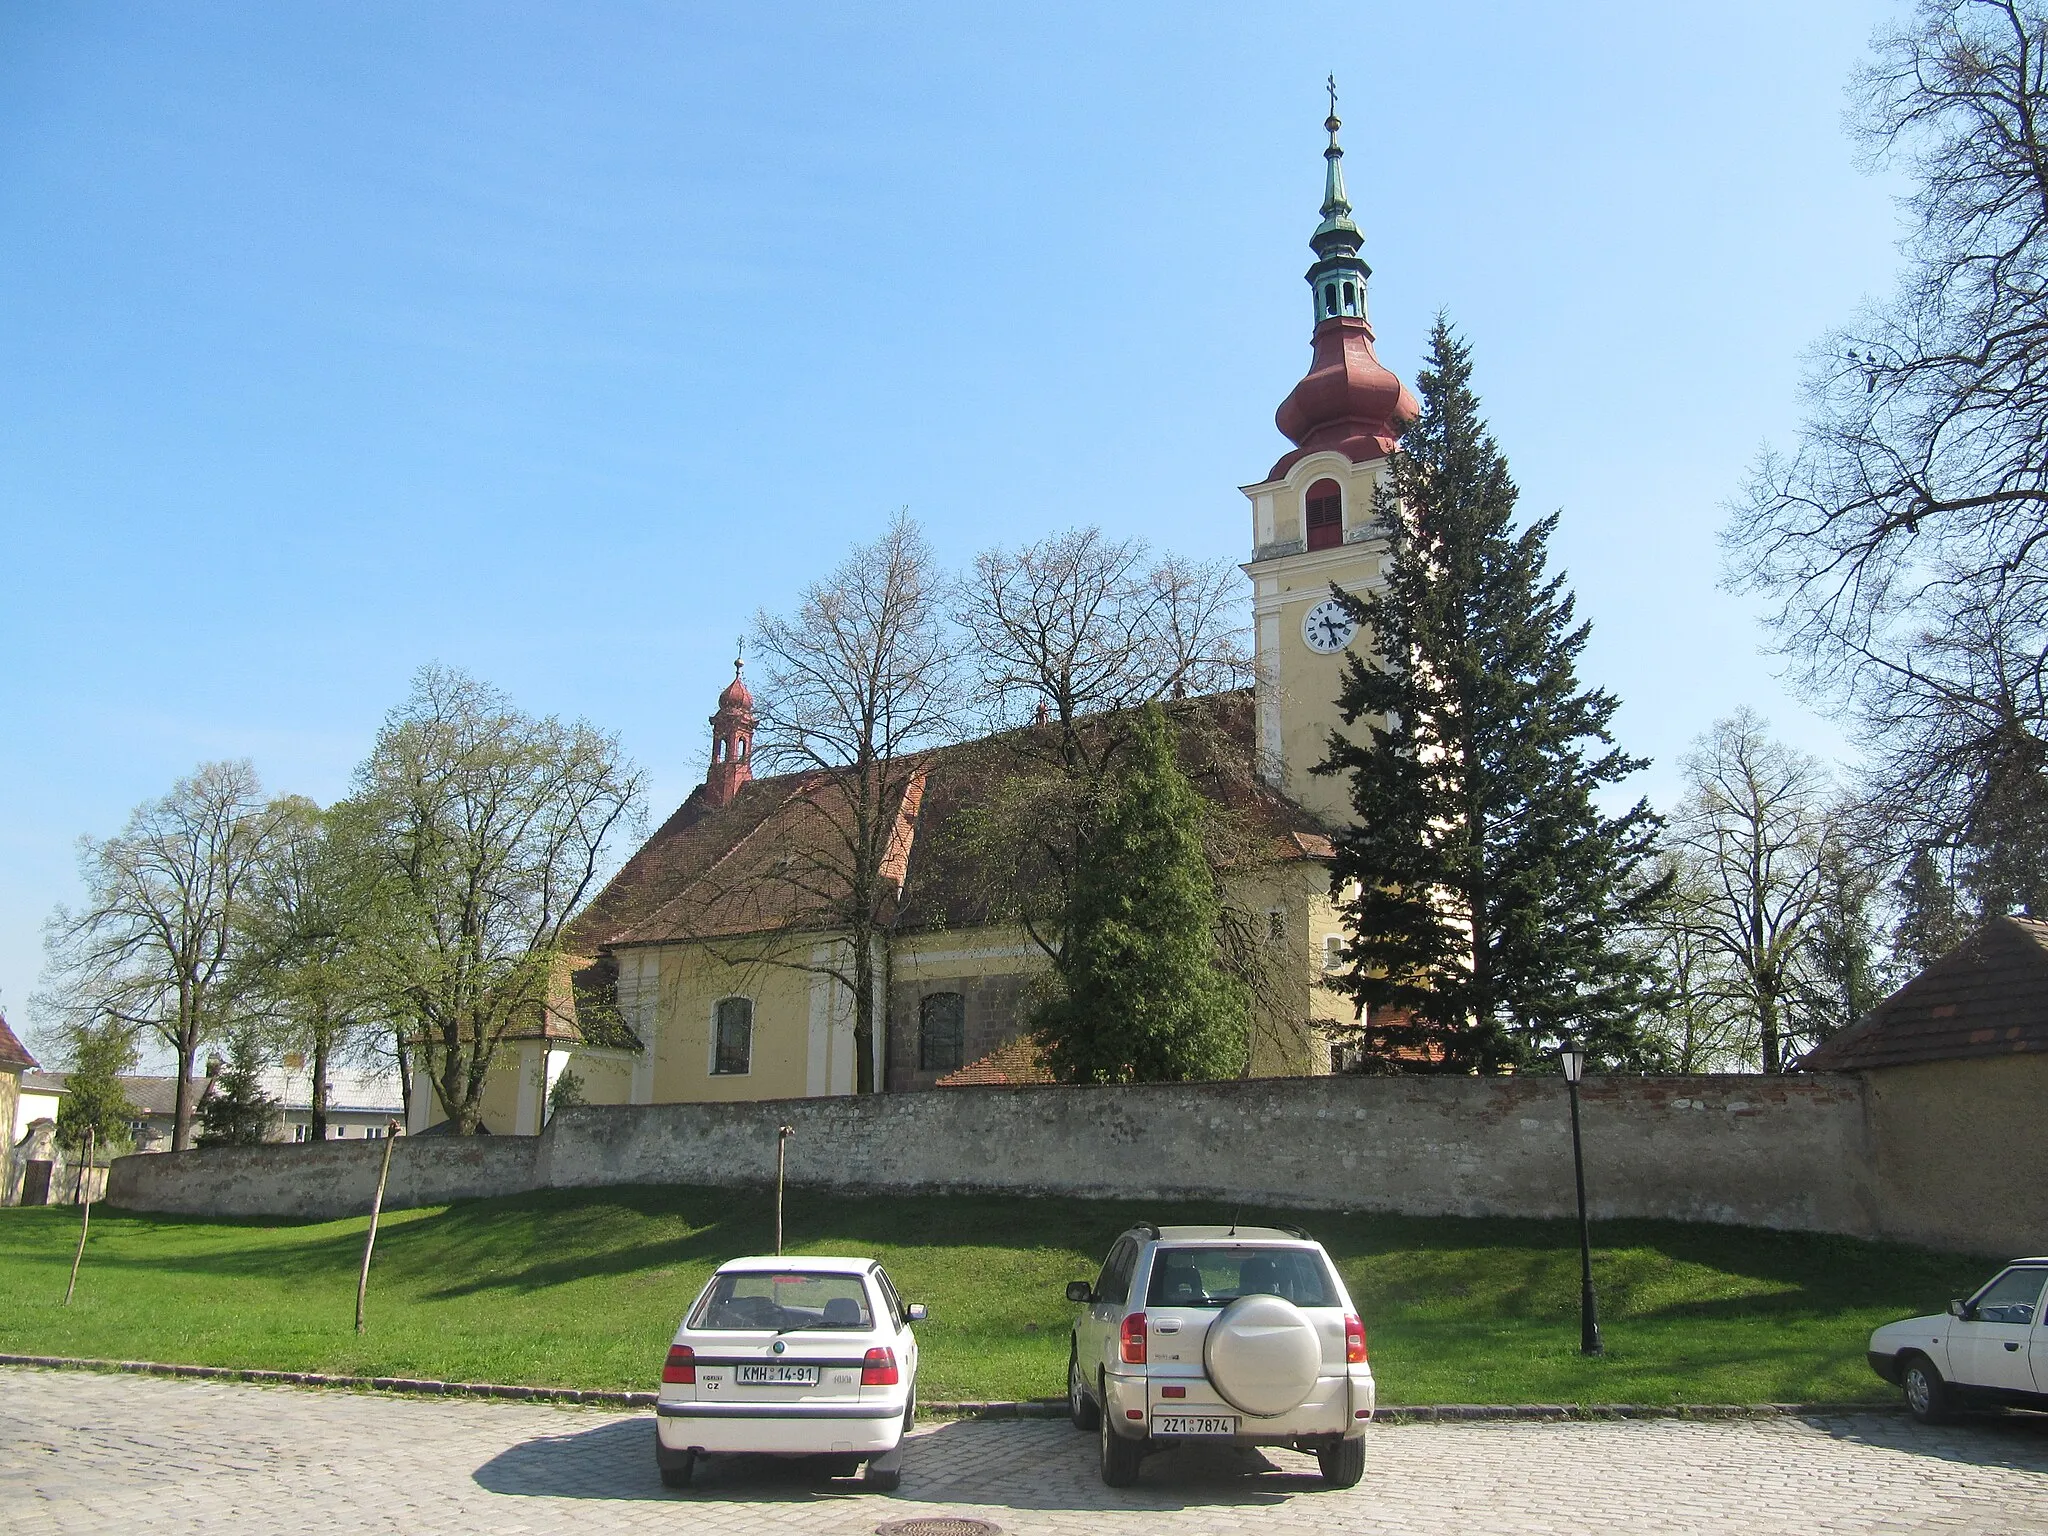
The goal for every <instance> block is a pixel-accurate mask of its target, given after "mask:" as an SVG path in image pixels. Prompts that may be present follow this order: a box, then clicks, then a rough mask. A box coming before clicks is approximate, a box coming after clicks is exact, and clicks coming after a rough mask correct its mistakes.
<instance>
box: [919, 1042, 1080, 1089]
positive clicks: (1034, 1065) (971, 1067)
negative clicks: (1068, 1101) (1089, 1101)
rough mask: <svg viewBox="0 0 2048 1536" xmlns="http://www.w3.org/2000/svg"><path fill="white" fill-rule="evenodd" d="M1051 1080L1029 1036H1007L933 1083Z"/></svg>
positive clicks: (1014, 1083) (987, 1084) (999, 1083)
mask: <svg viewBox="0 0 2048 1536" xmlns="http://www.w3.org/2000/svg"><path fill="white" fill-rule="evenodd" d="M1053 1081H1055V1079H1054V1077H1053V1075H1052V1072H1051V1071H1050V1070H1049V1069H1048V1068H1047V1067H1046V1065H1045V1060H1044V1058H1043V1057H1042V1056H1041V1055H1040V1053H1039V1049H1038V1047H1037V1045H1036V1044H1034V1043H1033V1042H1032V1041H1031V1040H1029V1039H1021V1040H1011V1041H1008V1042H1006V1043H1004V1044H1002V1045H999V1046H997V1047H996V1048H995V1049H994V1050H992V1051H990V1052H989V1053H988V1054H987V1055H986V1056H984V1057H982V1058H981V1059H980V1060H979V1061H970V1062H968V1063H967V1065H966V1066H964V1067H958V1068H956V1069H955V1070H953V1071H951V1072H948V1073H947V1074H946V1075H945V1076H944V1077H942V1078H940V1079H939V1080H938V1081H937V1082H936V1083H934V1084H933V1086H934V1087H936V1088H978V1087H997V1088H1000V1087H1006V1086H1009V1087H1014V1086H1017V1085H1020V1084H1025V1083H1050V1082H1053Z"/></svg>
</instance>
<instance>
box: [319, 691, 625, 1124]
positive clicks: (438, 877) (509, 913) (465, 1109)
mask: <svg viewBox="0 0 2048 1536" xmlns="http://www.w3.org/2000/svg"><path fill="white" fill-rule="evenodd" d="M641 797H642V779H641V774H640V771H639V770H638V769H637V768H635V767H634V766H633V765H632V764H631V763H630V762H629V761H628V760H627V759H626V757H625V755H624V753H623V752H622V751H621V750H620V748H619V742H618V738H617V737H616V736H609V735H606V734H604V733H603V732H601V731H598V730H597V729H596V728H595V727H593V726H591V725H589V724H588V723H587V722H584V721H577V722H575V723H573V724H564V723H563V722H562V721H560V720H556V719H553V718H547V719H535V718H533V717H532V716H530V715H527V714H524V713H522V712H521V711H520V710H518V709H516V708H515V707H514V706H513V705H512V703H511V701H510V700H509V699H507V698H506V697H505V695H504V694H503V693H501V692H499V691H498V690H497V689H495V688H492V687H490V686H489V685H487V684H485V683H481V682H479V681H477V680H476V679H475V678H473V677H470V676H468V675H467V674H466V673H463V672H459V671H455V670H453V669H450V668H445V667H423V668H421V670H420V672H419V673H418V675H417V676H416V677H415V678H414V681H413V691H412V696H411V697H410V698H408V699H407V700H406V702H405V703H404V704H402V705H400V706H399V707H398V708H397V709H395V710H393V711H392V712H391V714H390V715H389V716H388V717H387V718H386V720H385V722H384V728H383V729H382V730H381V731H379V732H378V734H377V743H376V746H375V747H374V748H372V749H371V752H370V756H369V759H368V760H367V761H366V762H364V763H363V765H362V766H361V767H360V768H359V769H357V771H356V792H355V793H354V794H353V795H351V796H350V797H349V798H348V799H347V800H344V801H342V802H341V803H340V804H339V805H337V806H335V807H334V808H333V809H332V810H331V811H330V812H329V815H330V817H331V825H330V828H329V835H330V836H331V837H333V838H334V839H335V840H336V841H337V842H338V843H339V844H340V845H341V846H342V848H343V849H344V853H343V855H342V856H343V857H345V858H347V859H348V860H349V861H350V867H351V868H352V869H353V870H354V871H355V874H354V876H353V877H352V878H353V879H354V880H355V881H356V882H357V884H356V885H355V886H354V889H356V890H358V891H359V892H360V893H361V894H360V895H359V896H358V897H356V898H354V899H355V900H356V902H357V908H356V910H355V912H354V913H353V914H352V916H351V926H350V942H349V946H348V952H347V963H348V964H349V965H350V966H351V967H352V968H353V973H354V977H355V978H356V983H355V984H357V985H360V986H362V987H363V988H365V989H366V992H367V995H368V997H369V999H370V1002H371V1004H372V1005H373V1006H374V1007H375V1009H376V1011H377V1012H378V1013H379V1015H381V1017H383V1018H384V1019H386V1020H389V1021H391V1022H392V1023H393V1026H394V1030H395V1033H396V1035H397V1037H398V1043H399V1044H400V1045H401V1046H402V1047H404V1048H405V1049H407V1050H408V1051H409V1052H410V1057H409V1060H410V1062H411V1063H412V1064H413V1065H414V1066H416V1067H418V1068H420V1069H423V1070H424V1072H425V1075H426V1077H427V1080H428V1081H429V1083H431V1085H432V1088H433V1093H434V1096H435V1097H436V1098H437V1099H439V1100H440V1103H441V1107H442V1109H443V1111H444V1112H445V1113H446V1115H447V1117H448V1119H449V1121H450V1122H451V1124H450V1129H451V1130H452V1131H453V1132H454V1133H455V1134H456V1135H461V1136H471V1135H475V1134H476V1131H477V1128H478V1126H479V1124H480V1123H481V1121H482V1115H483V1093H484V1083H485V1080H486V1079H487V1078H488V1076H489V1074H490V1070H491V1065H492V1063H493V1062H494V1061H495V1060H496V1059H498V1055H499V1051H500V1049H501V1047H503V1045H504V1043H505V1041H506V1040H507V1038H508V1037H510V1036H511V1035H512V1033H513V1031H515V1030H517V1029H521V1028H524V1027H527V1026H529V1025H530V1024H531V1023H532V1021H533V1020H535V1019H536V1018H538V1017H539V1015H540V1011H541V1009H542V1007H543V1006H544V1005H545V1002H546V999H547V992H548V986H549V983H550V979H551V978H552V977H553V975H554V974H555V970H556V966H557V963H558V961H559V960H560V958H561V956H562V953H563V951H562V948H561V945H562V935H563V930H564V928H565V927H566V926H567V924H568V922H569V919H570V918H571V917H572V916H573V915H574V914H575V912H576V910H577V908H578V907H579V906H580V905H581V904H582V902H583V899H584V897H585V896H586V895H587V894H589V893H590V892H591V891H592V890H593V889H594V888H595V887H596V886H597V885H598V883H599V878H600V876H601V875H602V873H603V872H604V869H605V866H606V861H607V859H608V857H609V854H608V850H609V847H610V844H611V840H612V838H613V836H614V835H615V834H617V833H618V832H621V831H624V830H628V829H630V828H632V827H634V826H635V825H636V824H637V822H638V820H639V813H640V805H641Z"/></svg>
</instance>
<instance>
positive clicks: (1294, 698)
mask: <svg viewBox="0 0 2048 1536" xmlns="http://www.w3.org/2000/svg"><path fill="white" fill-rule="evenodd" d="M1340 126H1341V125H1340V124H1339V122H1338V120H1337V92H1336V87H1335V85H1334V83H1333V84H1332V86H1331V88H1330V116H1329V117H1328V119H1327V120H1325V122H1324V123H1323V127H1324V129H1325V130H1326V131H1327V132H1328V133H1329V135H1330V143H1329V147H1328V148H1327V149H1325V150H1324V151H1323V163H1324V171H1323V206H1322V210H1321V212H1322V222H1321V223H1320V224H1318V225H1316V228H1315V233H1314V234H1312V235H1311V236H1309V242H1308V243H1309V248H1310V249H1311V250H1313V251H1314V252H1315V254H1316V259H1315V264H1314V265H1313V266H1311V267H1310V268H1309V269H1308V274H1307V277H1308V285H1309V292H1310V295H1311V300H1312V303H1313V306H1314V310H1315V332H1314V335H1313V337H1312V339H1311V345H1312V347H1313V349H1314V351H1313V354H1312V356H1311V358H1310V360H1309V368H1308V373H1307V374H1306V375H1305V376H1304V377H1303V378H1302V380H1301V382H1300V383H1299V384H1296V385H1295V386H1294V390H1293V392H1292V393H1291V394H1289V395H1288V397H1287V398H1286V399H1285V400H1283V401H1282V402H1281V404H1280V409H1279V411H1278V412H1277V413H1276V414H1275V416H1274V418H1273V419H1274V422H1275V424H1276V425H1277V426H1278V427H1279V428H1280V431H1281V432H1282V433H1283V434H1284V435H1285V436H1286V438H1287V439H1288V441H1289V442H1291V443H1293V444H1294V448H1293V451H1292V452H1289V453H1286V454H1283V455H1282V456H1281V458H1280V462H1279V463H1277V464H1275V465H1274V466H1273V468H1272V470H1271V471H1270V472H1269V473H1268V474H1267V476H1266V478H1265V479H1263V480H1261V481H1259V482H1258V483H1257V484H1255V485H1247V486H1245V487H1243V490H1244V494H1245V496H1246V497H1247V498H1248V499H1249V500H1250V501H1251V504H1252V558H1251V561H1250V563H1249V564H1247V565H1246V566H1245V567H1244V570H1245V574H1246V575H1248V576H1250V577H1251V579H1252V614H1253V623H1254V625H1255V630H1256V636H1257V642H1256V643H1257V651H1258V668H1259V673H1258V731H1259V741H1258V750H1259V760H1260V772H1261V773H1262V775H1263V776H1264V777H1265V779H1266V781H1267V782H1268V783H1270V784H1272V785H1273V786H1274V787H1275V788H1276V789H1278V790H1280V791H1281V792H1282V793H1283V794H1285V795H1287V796H1288V797H1289V798H1290V799H1292V800H1294V801H1296V802H1297V803H1299V804H1301V805H1303V806H1306V807H1307V808H1308V809H1309V810H1311V811H1313V812H1315V813H1316V814H1317V815H1319V816H1321V817H1323V818H1324V819H1325V820H1327V821H1330V822H1333V823H1335V822H1340V821H1346V820H1349V819H1350V816H1351V808H1350V804H1349V798H1348V794H1347V791H1346V788H1345V785H1344V783H1343V781H1342V780H1341V779H1334V778H1324V777H1319V776H1317V775H1315V774H1312V773H1311V772H1310V771H1309V770H1310V769H1311V768H1313V767H1314V766H1315V765H1316V764H1317V763H1319V762H1321V761H1322V759H1323V757H1324V754H1325V751H1326V749H1327V743H1328V740H1329V735H1330V732H1331V731H1332V730H1333V729H1335V728H1336V727H1337V726H1338V724H1339V723H1340V722H1339V718H1338V714H1337V703H1336V700H1337V690H1338V688H1339V686H1340V683H1341V677H1342V667H1341V663H1342V659H1343V656H1344V654H1345V653H1346V652H1347V651H1350V650H1353V649H1357V648H1361V647H1367V646H1369V645H1370V643H1371V637H1370V636H1362V635H1356V634H1354V633H1353V632H1352V627H1351V623H1350V620H1349V619H1348V618H1347V617H1346V615H1345V613H1344V609H1343V607H1342V605H1340V604H1338V603H1337V602H1335V601H1334V600H1332V598H1331V596H1330V585H1331V583H1332V582H1334V583H1336V584H1337V585H1338V586H1339V587H1341V588H1343V589H1344V590H1345V591H1346V592H1357V593H1361V594H1363V593H1364V592H1366V591H1367V590H1369V589H1370V588H1372V587H1374V586H1376V585H1377V584H1378V583H1379V581H1380V562H1381V559H1382V558H1383V557H1384V555H1385V553H1386V541H1385V540H1384V539H1383V538H1382V537H1381V536H1380V533H1379V529H1378V525H1377V523H1376V522H1375V520H1374V517H1373V491H1374V488H1375V487H1376V486H1377V485H1378V483H1379V479H1380V476H1381V474H1382V473H1383V472H1384V471H1385V469H1386V459H1387V455H1388V454H1389V453H1391V452H1393V450H1394V445H1395V443H1396V442H1397V441H1398V440H1399V438H1400V435H1401V424H1402V423H1403V422H1404V421H1408V420H1412V419H1413V418H1414V417H1415V416H1416V415H1417V414H1418V412H1419V410H1420V407H1419V406H1418V405H1417V404H1416V402H1415V397H1414V396H1413V395H1412V394H1410V393H1409V392H1408V389H1407V386H1406V385H1404V384H1403V383H1402V382H1401V381H1400V380H1399V379H1397V378H1395V377H1394V375H1393V374H1392V373H1390V372H1388V371H1387V369H1386V368H1385V367H1384V366H1383V365H1382V364H1381V363H1380V360H1379V359H1378V358H1377V357H1376V356H1374V354H1373V349H1372V344H1373V333H1372V322H1371V321H1370V320H1368V319H1367V318H1366V309H1365V284H1366V279H1367V278H1369V277H1371V276H1372V268H1371V267H1369V266H1367V265H1366V263H1365V258H1364V257H1362V256H1361V255H1360V254H1359V248H1360V246H1362V245H1363V244H1364V238H1363V236H1361V235H1360V234H1359V232H1358V226H1357V225H1356V224H1354V223H1352V222H1351V203H1350V200H1349V199H1348V198H1347V197H1346V196H1345V193H1344V151H1343V149H1342V148H1340V147H1339V146H1338V143H1337V129H1338V128H1339V127H1340Z"/></svg>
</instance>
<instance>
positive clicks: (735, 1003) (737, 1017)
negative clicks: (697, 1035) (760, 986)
mask: <svg viewBox="0 0 2048 1536" xmlns="http://www.w3.org/2000/svg"><path fill="white" fill-rule="evenodd" d="M712 1027H713V1039H712V1048H711V1070H712V1072H713V1073H714V1074H715V1075H718V1076H721V1077H739V1076H744V1075H745V1074H747V1073H749V1072H751V1071H753V1070H754V1000H753V999H752V998H750V997H721V998H720V999H719V1000H718V1006H717V1007H716V1009H715V1010H714V1011H713V1026H712Z"/></svg>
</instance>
